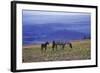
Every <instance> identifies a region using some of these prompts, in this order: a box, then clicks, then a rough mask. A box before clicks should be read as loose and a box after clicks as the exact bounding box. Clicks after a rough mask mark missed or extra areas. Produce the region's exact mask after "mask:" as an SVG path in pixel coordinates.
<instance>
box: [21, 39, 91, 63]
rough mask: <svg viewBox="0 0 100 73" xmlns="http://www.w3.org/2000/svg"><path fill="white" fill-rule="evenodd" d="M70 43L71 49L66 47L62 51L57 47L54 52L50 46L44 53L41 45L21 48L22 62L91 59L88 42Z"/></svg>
mask: <svg viewBox="0 0 100 73" xmlns="http://www.w3.org/2000/svg"><path fill="white" fill-rule="evenodd" d="M71 43H72V45H73V48H70V47H69V46H68V45H66V47H65V49H64V50H62V49H61V48H60V47H59V48H58V49H57V50H55V51H53V50H52V48H51V44H50V45H49V46H48V49H47V50H46V51H44V52H41V47H40V46H41V45H30V46H23V52H22V56H23V57H22V58H23V62H24V63H27V62H44V61H64V60H66V61H67V60H86V59H90V58H91V47H90V44H91V43H90V40H81V41H73V42H71Z"/></svg>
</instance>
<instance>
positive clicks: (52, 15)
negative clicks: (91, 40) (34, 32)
mask: <svg viewBox="0 0 100 73" xmlns="http://www.w3.org/2000/svg"><path fill="white" fill-rule="evenodd" d="M90 19H91V14H90V13H78V12H77V13H76V12H53V11H32V10H23V25H36V26H38V25H39V26H44V25H48V26H50V25H52V24H53V25H54V24H55V25H56V28H55V29H71V30H78V31H82V32H83V31H88V32H89V31H90V22H91V21H90ZM57 24H58V25H60V27H59V26H58V25H57Z"/></svg>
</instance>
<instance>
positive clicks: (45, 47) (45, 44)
mask: <svg viewBox="0 0 100 73" xmlns="http://www.w3.org/2000/svg"><path fill="white" fill-rule="evenodd" d="M48 44H49V42H46V43H43V44H41V51H43V50H45V51H46V50H47V45H48Z"/></svg>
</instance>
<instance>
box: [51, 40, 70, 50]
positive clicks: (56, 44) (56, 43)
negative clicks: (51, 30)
mask: <svg viewBox="0 0 100 73" xmlns="http://www.w3.org/2000/svg"><path fill="white" fill-rule="evenodd" d="M66 44H67V45H69V47H70V48H72V44H71V43H70V42H68V43H66V42H55V41H53V42H52V49H53V51H54V49H56V50H57V48H58V46H60V47H61V49H63V50H64V48H65V46H66Z"/></svg>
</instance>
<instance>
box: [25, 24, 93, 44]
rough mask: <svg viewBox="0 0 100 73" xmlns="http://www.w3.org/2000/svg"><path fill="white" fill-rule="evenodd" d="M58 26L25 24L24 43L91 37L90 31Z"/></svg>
mask: <svg viewBox="0 0 100 73" xmlns="http://www.w3.org/2000/svg"><path fill="white" fill-rule="evenodd" d="M56 27H58V26H50V27H49V26H39V25H36V26H33V25H24V26H23V44H32V43H40V42H46V41H53V40H55V41H70V40H80V39H85V38H84V37H90V35H91V34H90V33H89V32H84V33H83V32H79V31H73V30H68V29H59V30H57V29H56Z"/></svg>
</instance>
